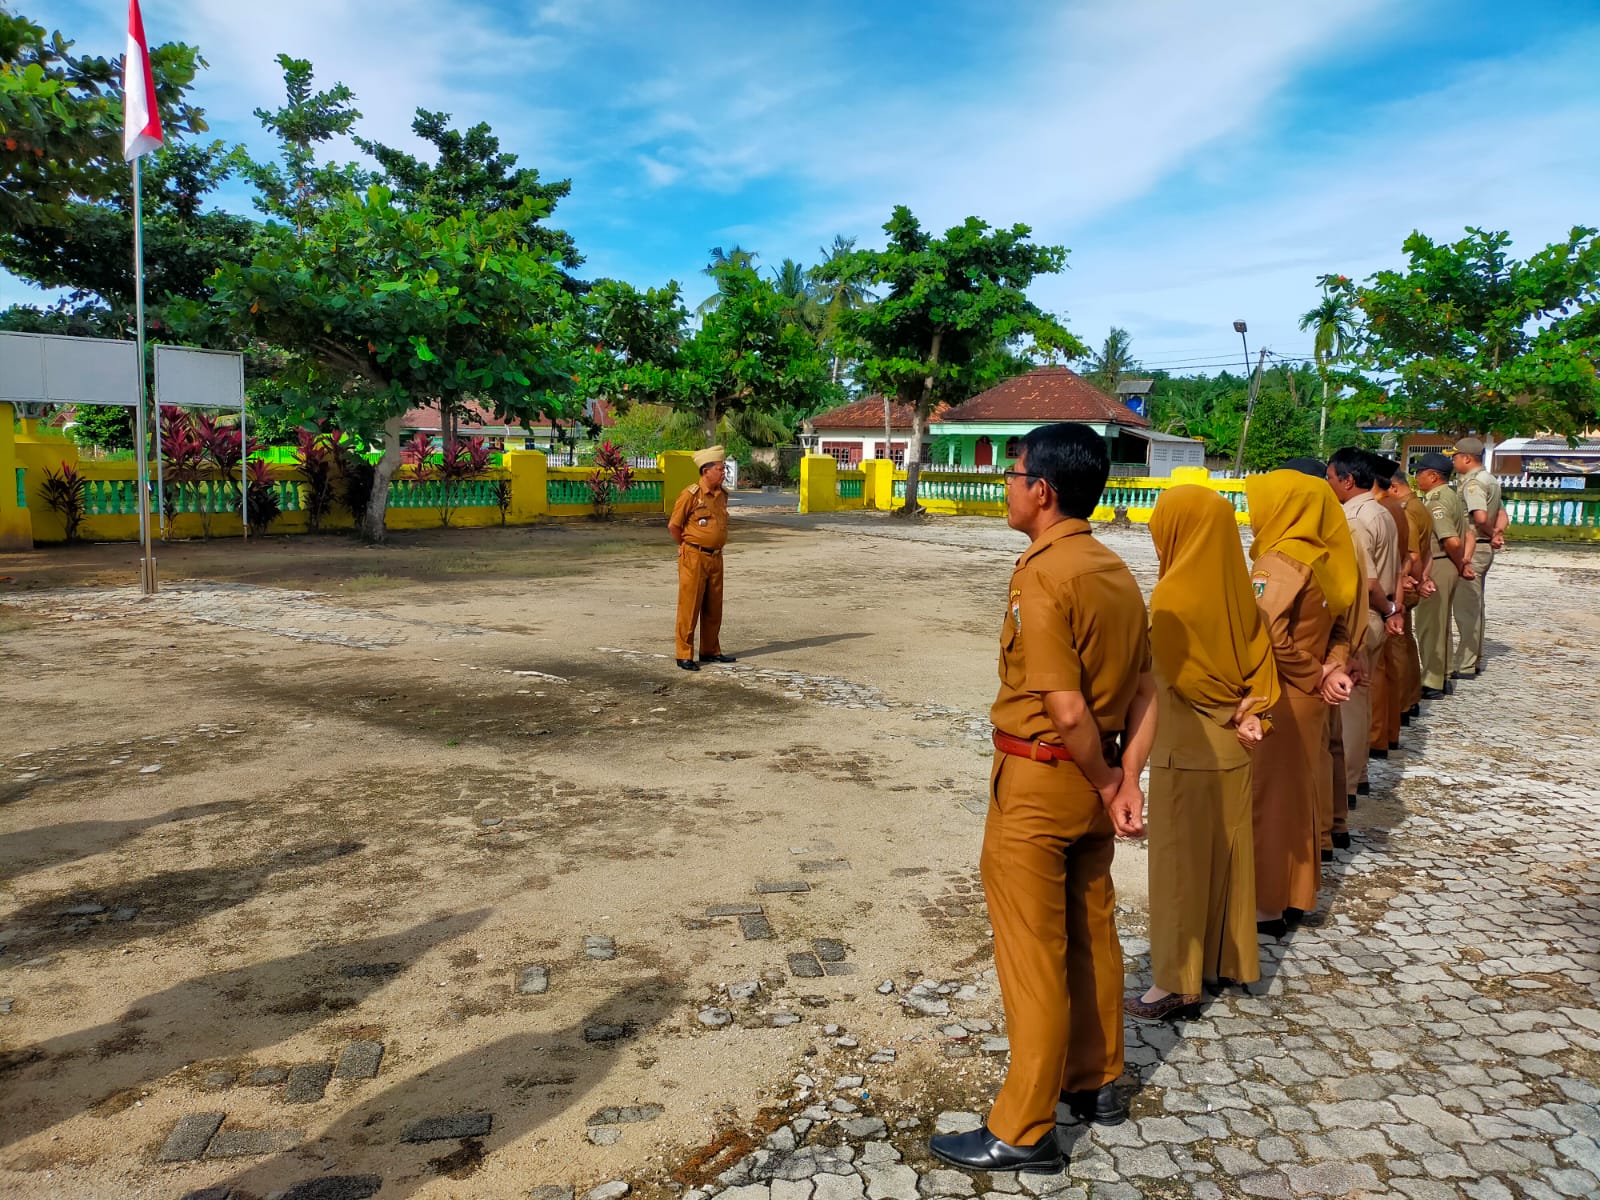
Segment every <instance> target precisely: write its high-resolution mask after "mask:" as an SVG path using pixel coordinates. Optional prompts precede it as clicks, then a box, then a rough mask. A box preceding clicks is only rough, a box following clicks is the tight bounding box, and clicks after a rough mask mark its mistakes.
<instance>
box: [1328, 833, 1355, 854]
mask: <svg viewBox="0 0 1600 1200" xmlns="http://www.w3.org/2000/svg"><path fill="white" fill-rule="evenodd" d="M1333 848H1334V849H1335V850H1348V849H1350V835H1349V834H1348V833H1336V834H1334V835H1333ZM1324 853H1326V851H1324Z"/></svg>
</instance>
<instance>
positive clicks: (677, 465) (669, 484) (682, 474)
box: [657, 450, 700, 514]
mask: <svg viewBox="0 0 1600 1200" xmlns="http://www.w3.org/2000/svg"><path fill="white" fill-rule="evenodd" d="M657 461H658V462H659V463H660V464H661V475H662V480H661V511H662V512H664V513H668V514H670V513H671V512H672V506H673V505H674V504H676V503H677V502H678V497H679V496H680V495H681V494H682V493H683V489H684V488H686V487H689V486H690V485H691V484H695V483H699V482H700V468H699V467H697V466H695V465H694V451H692V450H668V451H667V452H666V453H665V454H663V455H661V457H660V458H659V459H658V460H657Z"/></svg>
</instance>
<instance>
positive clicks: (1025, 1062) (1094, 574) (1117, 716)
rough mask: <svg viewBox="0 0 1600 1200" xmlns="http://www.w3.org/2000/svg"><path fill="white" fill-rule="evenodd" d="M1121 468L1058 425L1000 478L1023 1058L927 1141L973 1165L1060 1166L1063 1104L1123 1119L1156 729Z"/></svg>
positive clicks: (992, 883) (996, 840)
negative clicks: (1132, 855)
mask: <svg viewBox="0 0 1600 1200" xmlns="http://www.w3.org/2000/svg"><path fill="white" fill-rule="evenodd" d="M1109 473H1110V463H1109V459H1108V456H1107V454H1106V445H1105V441H1104V439H1102V438H1101V437H1100V435H1099V434H1097V433H1095V432H1094V431H1093V430H1092V429H1090V428H1089V427H1088V426H1085V425H1078V424H1071V423H1062V424H1057V425H1046V426H1043V427H1041V428H1038V429H1035V430H1034V431H1033V432H1031V433H1029V434H1028V435H1027V437H1025V438H1024V439H1023V442H1022V454H1021V456H1020V457H1019V458H1018V459H1017V463H1016V467H1015V469H1013V470H1010V471H1007V472H1006V473H1005V481H1006V484H1005V487H1006V520H1007V522H1008V523H1009V524H1010V525H1011V527H1012V528H1013V529H1016V530H1019V531H1020V532H1022V533H1026V534H1027V535H1028V537H1029V538H1030V539H1031V544H1030V545H1029V547H1028V549H1027V550H1025V551H1024V552H1023V554H1022V557H1021V558H1019V559H1018V560H1017V566H1016V570H1015V572H1014V573H1013V574H1012V576H1011V587H1010V593H1009V596H1008V599H1007V604H1006V612H1005V620H1004V623H1003V624H1002V626H1001V631H1000V692H999V695H998V696H997V697H996V698H995V702H994V708H993V709H992V710H991V712H990V718H991V720H992V721H993V722H994V744H995V756H994V764H993V766H992V768H991V773H990V777H989V779H990V782H989V813H988V817H987V819H986V821H985V824H984V838H983V857H982V862H981V866H982V871H983V889H984V893H985V896H986V897H987V899H988V903H989V918H990V922H991V924H992V925H993V926H994V958H995V968H996V970H997V972H998V973H999V976H1000V994H1001V999H1002V1000H1003V1001H1004V1003H1005V1013H1006V1031H1007V1033H1008V1035H1009V1037H1010V1040H1011V1066H1010V1069H1009V1071H1008V1072H1007V1074H1006V1081H1005V1084H1004V1085H1003V1086H1002V1087H1001V1089H1000V1094H999V1096H998V1097H997V1098H996V1099H995V1103H994V1107H993V1108H992V1109H991V1110H990V1113H989V1119H988V1121H987V1123H986V1124H985V1125H984V1126H983V1127H981V1128H979V1129H975V1130H972V1131H971V1132H969V1133H962V1134H946V1135H941V1136H939V1137H935V1138H934V1139H933V1140H932V1142H931V1143H930V1148H931V1149H932V1151H933V1153H934V1154H935V1155H936V1156H937V1157H938V1158H940V1159H942V1160H944V1161H945V1162H948V1163H951V1164H953V1165H955V1166H958V1167H965V1168H967V1169H968V1170H974V1171H1015V1170H1019V1169H1020V1170H1029V1171H1040V1170H1045V1171H1048V1170H1050V1169H1052V1167H1054V1166H1057V1165H1059V1164H1060V1163H1061V1149H1060V1147H1059V1145H1058V1144H1057V1142H1056V1138H1055V1127H1056V1105H1057V1103H1058V1102H1060V1103H1064V1104H1065V1105H1066V1106H1067V1111H1068V1114H1069V1115H1070V1117H1071V1118H1072V1119H1074V1120H1077V1121H1094V1122H1097V1123H1099V1124H1105V1125H1115V1124H1118V1123H1120V1122H1121V1121H1123V1120H1125V1119H1126V1117H1127V1110H1126V1107H1125V1105H1124V1103H1123V1102H1122V1100H1121V1099H1120V1098H1119V1097H1118V1096H1117V1094H1116V1092H1115V1090H1114V1089H1113V1087H1112V1085H1113V1083H1114V1082H1115V1080H1116V1079H1117V1078H1118V1077H1119V1076H1120V1075H1121V1074H1122V1067H1123V1057H1122V1052H1123V1043H1122V996H1121V993H1122V947H1121V943H1120V942H1119V941H1118V939H1117V929H1116V922H1115V903H1116V897H1115V895H1114V893H1113V891H1112V886H1111V858H1112V854H1113V852H1114V850H1115V845H1116V838H1117V836H1118V835H1122V836H1124V837H1139V836H1141V835H1142V834H1143V833H1144V817H1143V809H1144V796H1143V794H1142V793H1141V792H1140V790H1139V776H1140V773H1141V772H1142V771H1143V769H1144V764H1145V760H1146V759H1147V758H1148V757H1149V755H1150V745H1151V742H1152V741H1153V739H1154V737H1155V682H1154V679H1153V678H1152V676H1151V674H1150V643H1149V635H1148V630H1147V625H1146V617H1145V607H1144V597H1143V596H1142V595H1141V594H1140V592H1139V585H1138V584H1137V583H1135V582H1134V578H1133V575H1132V573H1131V572H1130V571H1129V570H1128V568H1127V566H1126V564H1124V563H1123V561H1122V560H1121V559H1120V558H1118V557H1117V556H1116V555H1115V554H1113V553H1112V552H1111V551H1110V550H1108V549H1107V548H1106V547H1105V546H1103V545H1101V544H1100V543H1099V542H1098V541H1096V540H1095V539H1094V537H1093V536H1091V534H1090V532H1089V523H1088V517H1089V514H1090V513H1091V512H1093V511H1094V508H1095V506H1096V505H1097V504H1098V503H1099V500H1100V493H1101V492H1102V490H1103V489H1104V488H1105V483H1106V477H1107V475H1108V474H1109Z"/></svg>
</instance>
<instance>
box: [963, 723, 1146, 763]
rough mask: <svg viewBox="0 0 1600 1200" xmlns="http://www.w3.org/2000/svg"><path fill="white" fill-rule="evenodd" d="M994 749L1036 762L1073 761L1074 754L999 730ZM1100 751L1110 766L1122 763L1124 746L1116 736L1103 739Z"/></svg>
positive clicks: (1051, 743)
mask: <svg viewBox="0 0 1600 1200" xmlns="http://www.w3.org/2000/svg"><path fill="white" fill-rule="evenodd" d="M994 748H995V749H996V750H998V751H1000V753H1001V754H1010V755H1013V756H1015V757H1017V758H1028V759H1032V760H1033V761H1034V762H1071V761H1072V753H1071V751H1069V750H1068V749H1067V748H1066V747H1065V746H1058V745H1056V744H1055V743H1054V742H1030V741H1028V740H1027V739H1025V738H1019V737H1012V736H1011V735H1010V734H1009V733H1001V732H1000V731H999V730H998V729H996V730H995V731H994ZM1100 750H1101V753H1102V754H1104V755H1105V760H1106V762H1107V764H1109V765H1110V766H1113V767H1114V766H1116V765H1117V764H1118V763H1119V762H1121V761H1122V745H1121V742H1120V740H1119V738H1118V736H1117V735H1116V734H1113V735H1112V736H1110V737H1106V738H1101V739H1100Z"/></svg>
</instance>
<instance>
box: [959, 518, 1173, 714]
mask: <svg viewBox="0 0 1600 1200" xmlns="http://www.w3.org/2000/svg"><path fill="white" fill-rule="evenodd" d="M1149 669H1150V634H1149V626H1148V620H1147V618H1146V616H1145V608H1144V596H1143V595H1142V594H1140V592H1139V585H1138V584H1137V583H1135V582H1134V578H1133V573H1132V572H1131V571H1129V570H1128V567H1127V564H1125V563H1124V562H1123V561H1122V560H1121V559H1120V558H1118V557H1117V556H1116V555H1115V554H1113V553H1112V552H1111V551H1110V550H1108V549H1106V547H1105V546H1103V545H1101V544H1100V543H1099V542H1097V541H1096V540H1095V539H1094V537H1093V536H1092V535H1091V534H1090V533H1089V523H1088V522H1087V521H1079V520H1075V519H1069V520H1065V521H1061V522H1059V523H1057V524H1055V525H1052V526H1051V527H1050V528H1049V529H1048V530H1046V531H1045V533H1044V535H1043V536H1042V537H1040V538H1039V540H1038V541H1036V542H1034V543H1033V545H1031V546H1029V547H1028V548H1027V550H1025V551H1023V554H1022V557H1021V558H1019V559H1017V567H1016V570H1015V571H1013V572H1012V575H1011V593H1010V598H1009V600H1008V601H1007V604H1006V617H1005V622H1004V623H1003V624H1002V626H1001V629H1000V693H999V695H997V696H996V697H995V701H994V707H993V708H992V709H990V711H989V719H990V720H991V721H993V722H994V727H995V728H996V729H998V730H1000V732H1002V733H1009V734H1010V735H1011V736H1012V737H1019V738H1025V739H1027V740H1029V741H1035V740H1043V741H1047V742H1053V743H1056V744H1059V743H1060V741H1061V739H1060V736H1059V735H1058V734H1057V733H1056V728H1055V724H1054V722H1052V721H1051V720H1050V714H1049V712H1048V711H1047V710H1046V709H1045V706H1044V697H1045V693H1047V692H1081V693H1082V694H1083V698H1084V701H1085V702H1086V703H1087V704H1088V707H1089V711H1090V713H1091V714H1092V715H1093V716H1094V720H1095V724H1096V725H1097V726H1098V727H1099V730H1100V735H1101V736H1102V737H1109V736H1110V735H1111V734H1114V733H1121V732H1122V730H1123V729H1124V728H1125V727H1126V725H1127V720H1128V706H1129V705H1130V704H1131V703H1133V694H1134V692H1135V691H1136V690H1137V688H1138V685H1139V676H1140V674H1141V673H1143V672H1145V671H1148V670H1149Z"/></svg>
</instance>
